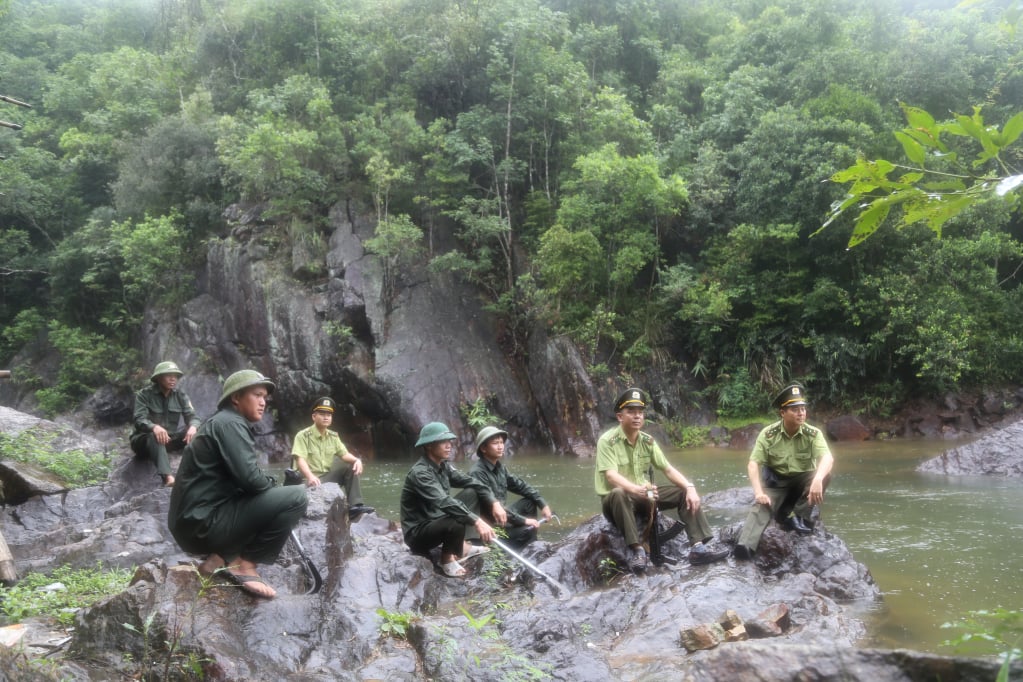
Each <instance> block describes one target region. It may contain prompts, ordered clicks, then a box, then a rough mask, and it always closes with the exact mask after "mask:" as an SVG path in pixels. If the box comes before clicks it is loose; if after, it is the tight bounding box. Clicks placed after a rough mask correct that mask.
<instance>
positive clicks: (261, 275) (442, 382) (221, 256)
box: [143, 209, 599, 455]
mask: <svg viewBox="0 0 1023 682" xmlns="http://www.w3.org/2000/svg"><path fill="white" fill-rule="evenodd" d="M232 217H233V218H234V228H233V230H232V233H231V235H230V236H228V237H226V238H224V239H221V240H217V241H214V242H212V243H211V244H210V247H209V251H208V254H207V263H206V267H205V271H204V273H203V276H202V277H201V278H200V281H199V283H198V285H199V289H200V291H201V293H200V295H199V296H197V297H196V298H195V299H193V300H192V301H189V302H188V303H187V304H186V305H185V306H184V307H183V308H182V309H181V311H179V312H178V313H176V314H173V315H168V314H163V315H158V314H156V313H154V314H152V315H151V316H150V317H149V318H148V319H147V323H146V325H145V328H144V330H143V336H144V342H143V347H144V356H145V359H146V362H147V363H149V364H153V363H155V362H158V361H159V360H162V359H164V358H173V359H175V360H177V362H179V363H180V364H181V365H182V366H183V367H185V368H187V369H188V374H187V375H186V376H185V377H184V379H183V380H182V387H183V388H184V389H185V390H186V391H188V392H189V394H190V395H191V397H192V399H193V401H194V402H195V404H196V407H197V409H198V410H199V412H200V413H201V414H203V415H208V414H211V413H212V412H213V411H214V409H215V403H216V398H217V395H218V388H219V381H220V379H221V378H222V377H224V376H226V375H227V374H229V373H231V372H233V371H235V370H237V369H241V368H245V367H252V368H255V369H257V370H259V371H261V372H262V373H264V374H266V375H267V376H269V377H271V378H272V379H273V380H274V381H275V382H276V384H277V391H276V392H275V394H274V397H273V406H274V408H275V409H274V414H271V415H270V416H268V417H266V423H265V424H263V425H262V427H261V430H262V431H263V432H265V433H275V432H278V433H281V434H283V433H293V432H294V431H295V430H297V429H298V428H299V427H301V426H306V425H307V424H308V406H309V404H311V402H312V401H313V400H314V399H315V398H316V397H317V396H320V395H330V396H332V397H334V399H335V400H337V401H338V403H339V404H340V405H341V406H342V407H341V410H340V412H339V414H338V415H336V419H335V428H337V429H338V430H339V431H341V432H342V433H344V434H345V436H346V442H348V444H349V445H350V446H351V447H353V448H354V449H356V450H359V451H362V452H368V451H371V450H372V448H391V449H398V448H404V447H408V445H409V444H410V443H411V442H413V441H414V439H415V436H416V434H417V432H418V430H419V429H420V428H421V427H422V425H423V424H425V423H426V422H429V421H443V422H445V423H447V424H448V425H449V426H451V427H452V428H453V429H454V430H455V432H456V433H457V434H459V435H460V436H461V440H462V444H463V445H468V444H469V443H471V441H472V438H473V436H474V433H473V432H472V431H471V429H470V428H469V425H468V424H467V422H466V421H465V419H464V418H463V414H462V412H461V408H463V407H464V406H467V405H470V404H474V403H477V401H482V402H481V403H480V404H485V405H486V406H487V408H488V409H489V411H490V412H492V413H493V414H495V415H496V416H498V417H500V418H501V419H503V420H505V428H506V429H508V430H509V431H510V432H511V434H512V437H513V440H514V441H515V442H516V443H519V444H528V443H539V444H543V445H551V446H553V447H554V448H555V449H557V450H559V451H561V452H566V453H571V454H583V455H585V454H589V453H590V451H591V449H592V444H593V442H594V441H595V440H596V437H597V435H599V423H598V420H597V418H596V416H595V413H594V411H593V406H594V405H595V404H596V402H597V398H596V395H595V392H594V389H593V387H592V385H591V384H590V382H589V379H588V378H587V377H586V374H585V371H584V368H583V363H582V362H581V360H580V359H579V357H578V353H577V351H576V349H575V347H574V346H573V345H572V344H570V343H566V342H565V341H564V340H563V339H557V338H548V337H547V336H546V335H545V334H537V335H536V338H534V339H533V340H531V342H530V354H529V358H528V359H524V360H520V359H516V358H509V357H507V356H506V355H505V354H504V353H503V352H502V350H501V348H500V345H499V342H498V332H497V325H496V323H495V320H494V319H493V318H492V316H490V315H489V314H487V313H486V312H485V311H484V310H483V308H482V306H481V304H480V302H479V300H478V298H477V296H476V295H475V293H474V292H473V291H471V290H469V289H468V288H466V287H464V286H463V285H461V284H460V283H459V282H457V281H455V280H454V278H452V277H450V276H445V275H438V274H434V273H431V272H430V271H428V270H427V269H426V268H425V267H419V268H415V269H413V270H411V271H409V272H403V273H401V274H400V276H399V281H398V283H397V284H398V285H397V287H396V289H395V296H394V297H393V299H392V300H390V301H386V302H385V301H383V300H382V297H381V290H382V287H383V284H382V281H383V278H382V273H381V271H380V265H379V262H378V261H377V260H376V259H375V258H373V257H370V256H367V255H366V253H365V252H364V250H363V246H362V243H363V240H364V239H366V238H368V237H370V236H372V234H373V232H372V225H370V224H367V223H364V222H362V221H360V220H359V219H350V218H349V216H348V214H347V213H346V212H345V211H342V210H340V209H339V210H337V211H335V212H334V213H333V214H332V216H331V218H332V226H333V231H332V232H331V234H330V236H329V241H328V242H327V245H326V252H323V250H320V251H319V252H317V251H316V250H315V249H313V250H310V249H309V248H308V246H304V245H301V244H300V245H298V246H291V245H288V246H287V248H289V249H291V250H292V252H291V254H290V255H291V257H290V258H282V257H281V254H280V253H278V249H280V248H284V245H283V244H282V243H281V242H279V236H278V235H279V229H280V228H278V227H272V226H270V225H267V224H264V223H261V222H260V220H259V218H258V212H252V213H249V214H245V213H241V212H236V213H235V214H233V216H232ZM310 273H321V274H319V275H317V276H315V277H313V278H312V279H311V276H310ZM271 449H273V448H271ZM276 449H277V450H279V451H283V450H284V443H283V442H279V443H278V447H277V448H276Z"/></svg>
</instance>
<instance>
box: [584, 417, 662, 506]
mask: <svg viewBox="0 0 1023 682" xmlns="http://www.w3.org/2000/svg"><path fill="white" fill-rule="evenodd" d="M651 464H653V466H654V468H655V469H657V470H658V471H664V470H665V469H666V468H667V467H668V458H667V457H665V456H664V453H663V452H662V451H661V448H660V446H659V445H657V441H655V440H654V437H653V436H651V435H650V434H648V433H644V432H642V431H640V432H639V435H638V436H637V437H636V444H635V445H630V444H629V440H628V439H627V438H626V437H625V431H623V430H622V427H621V425H618V426H616V427H615V428H613V429H611V430H610V431H607V432H605V433H604V435H602V436H601V437H600V439H598V440H597V469H596V471H595V472H594V477H593V484H594V487H595V488H596V489H597V494H598V495H600V496H601V497H603V496H604V495H607V494H608V493H610V492H611V489H612V486H611V484H610V483H608V482H607V477H606V476H605V475H604V473H605V472H607V471H617V472H618V473H619V474H621V475H622V476H624V477H625V478H627V479H628V480H629V482H630V483H635V484H636V485H645V484H647V483H649V482H650V481H648V480H647V477H646V473H647V469H648V468H649V467H650V465H651Z"/></svg>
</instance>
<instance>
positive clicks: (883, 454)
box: [363, 441, 1023, 654]
mask: <svg viewBox="0 0 1023 682" xmlns="http://www.w3.org/2000/svg"><path fill="white" fill-rule="evenodd" d="M947 447H949V444H948V443H946V442H928V441H912V442H883V443H866V444H852V445H850V444H845V443H843V444H840V445H839V446H837V447H835V448H834V450H835V457H836V463H835V480H834V482H833V484H832V486H831V488H830V489H829V491H828V503H827V505H826V506H825V508H824V520H825V523H826V525H827V527H828V530H830V531H831V532H834V533H837V534H838V535H839V536H840V537H841V538H842V539H843V540H844V541H845V542H846V544H848V545H849V547H850V549H851V550H852V552H853V554H854V555H855V556H856V558H857V559H858V560H859V561H861V562H863V563H864V564H866V565H867V566H868V567H869V568H870V571H871V573H872V574H873V576H874V578H875V579H876V580H877V583H878V585H879V586H880V588H881V590H882V591H883V592H884V595H885V600H884V604H883V605H880V606H872V607H871V609H870V611H869V612H868V613H866V614H864V615H865V617H867V619H868V622H870V623H871V624H872V634H871V638H870V641H868V642H865V643H864V644H867V645H872V646H884V647H908V648H914V649H922V650H927V651H934V652H937V653H943V654H950V653H952V651H951V650H950V649H948V648H947V647H943V646H942V643H943V642H944V641H945V640H946V639H949V638H951V637H954V636H955V635H956V634H957V633H956V631H951V630H943V629H942V628H941V625H942V623H945V622H948V621H954V620H957V619H959V618H960V617H962V616H963V615H964V614H965V613H966V612H967V611H971V610H977V609H991V608H996V607H1004V608H1014V609H1019V608H1023V581H1021V577H1023V539H1021V538H1023V533H1021V531H1023V494H1021V488H1020V484H1019V481H1018V480H1014V479H1006V478H988V477H953V478H948V477H944V476H934V475H924V474H918V473H916V472H914V471H913V469H914V468H915V467H916V465H917V464H918V463H919V462H920V461H922V460H924V459H926V458H928V457H931V456H933V455H934V454H937V453H938V452H941V451H942V450H944V449H945V448H947ZM668 456H669V459H670V460H671V462H672V464H674V465H675V466H676V467H678V468H679V469H681V470H682V471H683V472H684V473H685V474H686V475H687V476H689V477H690V478H692V479H694V480H695V481H696V483H697V485H698V486H699V487H700V490H701V493H707V492H711V491H714V490H723V489H725V488H732V487H737V486H746V485H748V482H747V480H746V474H745V463H746V458H747V457H748V453H744V452H739V451H730V450H721V449H710V448H708V449H696V450H677V451H671V452H669V453H668ZM412 459H413V456H412V455H411V453H402V454H400V455H397V454H396V455H395V456H393V457H391V458H387V459H384V460H380V459H378V460H376V461H374V462H372V463H370V464H369V466H368V467H367V470H366V474H365V478H364V482H363V492H364V494H365V496H366V502H367V504H371V505H373V506H375V507H376V508H377V513H378V514H380V515H381V516H384V517H386V518H391V519H394V520H397V519H398V497H399V493H400V490H401V485H402V482H403V481H404V478H405V473H406V471H408V468H409V466H411V463H412ZM506 463H507V465H508V466H509V467H510V468H511V470H512V471H514V472H515V473H516V474H518V475H519V476H522V477H523V478H525V479H526V480H528V481H529V482H530V483H531V484H532V485H534V486H536V487H537V488H538V489H539V490H540V491H541V493H543V495H544V497H545V498H546V499H547V501H548V502H549V503H550V504H551V507H552V508H553V509H554V511H555V513H557V514H558V516H559V517H560V518H561V521H562V524H563V525H562V526H560V527H559V526H557V525H555V524H548V525H544V526H543V529H542V531H541V533H542V537H544V538H545V539H548V540H555V539H558V538H560V537H563V536H564V535H566V534H567V533H569V532H571V530H572V529H574V528H575V527H576V526H577V525H578V524H579V523H581V522H582V521H584V520H585V519H588V518H590V517H591V516H592V515H594V514H597V513H599V512H600V507H599V504H598V502H597V499H596V496H595V493H594V491H593V465H594V462H593V460H579V459H575V458H567V457H558V456H553V455H550V454H548V453H538V452H517V453H515V454H514V455H512V456H509V457H508V458H507V460H506ZM455 466H457V467H458V468H460V469H462V470H465V471H467V470H468V469H469V466H470V462H467V461H464V460H460V461H456V462H455ZM707 512H708V517H709V518H710V520H711V523H712V524H714V525H719V524H721V523H726V522H732V521H737V520H740V519H741V517H742V516H743V513H738V514H735V513H732V514H730V513H726V512H723V511H721V510H714V509H713V508H710V509H708V510H707Z"/></svg>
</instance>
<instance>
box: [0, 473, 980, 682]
mask: <svg viewBox="0 0 1023 682" xmlns="http://www.w3.org/2000/svg"><path fill="white" fill-rule="evenodd" d="M149 472H151V469H146V468H144V467H142V466H141V465H140V464H139V463H137V462H135V461H134V459H133V458H130V457H124V458H123V461H122V462H121V463H120V465H119V466H118V467H117V468H116V469H115V473H114V475H113V476H112V477H111V479H110V480H109V481H108V482H107V483H106V484H104V485H102V486H95V487H93V488H87V489H81V490H73V491H69V492H67V493H63V494H59V495H37V496H34V497H32V498H31V499H30V500H28V501H27V502H25V503H24V504H21V505H17V506H8V507H6V508H4V510H3V516H2V518H0V521H2V524H3V529H4V534H5V536H6V537H7V538H8V542H9V543H10V545H11V548H12V551H13V553H14V555H15V558H16V560H17V565H18V568H19V574H22V575H23V574H24V572H25V571H26V570H37V571H43V570H50V569H52V568H54V567H56V566H57V565H59V564H69V565H72V566H76V567H86V566H89V567H91V566H94V565H95V563H96V562H97V561H98V562H101V563H103V564H104V565H116V566H137V567H138V568H137V569H136V572H135V575H134V577H133V579H132V582H131V585H130V586H129V587H128V589H126V590H125V591H123V592H122V593H120V594H117V595H114V596H112V597H110V598H108V599H106V600H104V601H102V602H100V603H99V604H96V605H95V606H93V607H91V608H89V609H85V610H82V611H80V612H79V613H78V614H77V616H76V622H75V628H74V631H73V633H72V635H71V637H72V639H71V641H70V644H69V645H68V647H69V648H68V650H67V651H66V652H63V654H61V655H64V656H66V657H65V658H63V659H62V658H61V655H58V656H56V658H55V659H53V660H56V661H57V665H58V666H60V670H61V673H62V677H63V678H65V679H73V680H82V681H83V682H84V681H86V680H96V681H99V680H109V679H122V678H128V677H136V678H138V677H144V676H147V675H156V676H165V675H169V676H170V677H171V678H176V677H184V676H185V675H186V671H187V670H189V669H190V666H193V665H194V666H198V667H199V668H200V669H201V670H202V671H203V672H202V674H203V676H204V677H205V678H206V679H211V680H238V681H242V680H257V679H258V680H263V679H273V680H364V679H369V678H370V677H378V678H381V679H388V680H392V679H394V680H428V679H443V680H463V679H465V680H467V679H472V680H482V681H491V680H492V681H494V682H497V681H498V680H507V679H528V678H534V677H535V678H541V679H552V680H566V681H567V680H572V681H574V680H650V679H692V680H720V679H764V680H775V679H793V675H794V674H795V673H793V672H792V671H793V670H797V671H798V670H820V671H824V673H822V674H824V676H823V677H819V678H815V679H838V677H831V676H829V675H830V673H827V671H831V670H838V671H842V674H843V675H844V676H842V677H841V679H849V680H863V681H864V682H866V681H867V680H871V682H873V681H874V680H878V679H881V680H885V679H892V680H897V679H898V680H901V679H935V678H934V677H923V678H921V677H914V675H915V674H916V673H917V671H918V670H926V671H938V672H941V673H942V677H941V678H942V679H969V678H968V673H971V672H977V671H981V670H983V671H987V670H988V669H989V668H990V666H987V667H985V666H986V665H987V664H983V663H978V662H975V661H971V660H969V659H961V660H960V659H939V658H938V657H926V656H923V655H915V654H907V653H893V652H877V653H864V652H861V651H859V650H857V649H856V648H855V643H856V642H857V641H858V640H859V639H860V638H861V637H862V635H863V634H864V625H863V623H862V622H861V621H859V620H858V619H857V618H856V617H855V616H853V615H850V614H851V613H852V612H850V611H847V610H846V607H845V604H846V602H847V600H849V599H854V600H857V601H860V600H864V599H866V600H870V599H879V598H880V597H879V592H878V590H877V587H876V585H874V584H873V581H872V580H871V579H870V576H869V572H867V571H866V569H865V567H863V566H862V565H861V564H859V563H858V562H856V561H855V559H854V558H853V557H852V556H851V554H850V553H849V552H848V549H847V548H846V547H845V545H844V544H843V543H842V542H841V540H840V539H839V538H837V537H834V536H831V535H829V534H827V533H826V532H824V531H823V530H821V531H820V532H817V533H815V534H813V535H809V536H797V535H794V534H788V533H784V532H783V531H780V530H778V529H776V528H773V527H772V528H768V530H767V531H766V532H765V534H764V543H765V544H764V545H763V546H762V551H761V552H759V553H758V555H757V559H756V560H755V561H752V562H736V561H735V560H734V559H731V558H729V559H727V560H725V561H721V562H718V563H716V564H711V565H706V566H691V565H689V564H688V562H687V561H685V558H686V556H687V554H688V551H689V547H688V545H687V543H686V541H685V540H684V535H682V536H679V537H676V538H674V539H672V540H671V541H669V542H666V543H665V551H666V552H667V553H668V554H670V555H673V556H675V557H677V558H679V559H680V560H681V561H680V563H678V564H677V565H674V566H664V567H660V568H653V567H652V568H651V569H649V570H648V572H647V574H645V575H643V576H634V575H631V574H628V573H625V572H623V571H622V570H621V567H622V566H624V565H625V563H624V549H625V548H624V543H623V541H622V538H621V536H620V535H619V534H618V533H617V532H615V531H613V530H612V529H611V528H610V526H609V525H608V523H607V521H606V520H604V518H603V517H601V516H594V517H593V518H591V519H589V520H587V521H586V522H584V523H583V524H581V525H580V527H579V528H577V529H576V530H575V531H573V532H572V533H571V534H570V535H569V536H568V537H566V538H565V539H563V540H561V541H559V542H557V543H553V544H552V543H548V542H543V541H540V542H536V543H534V544H533V545H531V546H529V547H528V548H527V549H526V550H525V551H524V554H525V555H526V557H527V558H528V559H529V560H530V561H531V562H532V563H534V564H535V565H536V566H537V567H538V568H539V570H540V571H542V572H543V573H544V574H546V575H547V576H550V577H551V578H553V579H555V580H557V581H558V582H559V583H560V584H561V585H563V586H564V587H565V588H566V591H565V592H561V591H560V590H558V589H557V588H556V587H554V586H553V585H551V584H548V583H547V582H546V581H544V580H543V579H541V578H539V577H537V576H536V575H534V574H532V573H531V572H530V571H527V570H525V569H524V568H523V567H521V566H520V565H519V564H518V563H517V562H515V561H513V560H511V559H510V558H508V557H506V556H504V554H503V553H502V552H501V551H500V550H498V549H494V550H492V551H491V552H490V553H489V554H486V555H483V556H481V557H477V558H474V559H472V560H470V561H469V562H467V564H466V566H467V568H468V570H469V575H468V577H467V578H466V579H450V578H446V577H444V576H442V575H441V574H440V573H439V572H438V571H436V570H435V568H434V565H433V564H432V563H431V562H430V560H428V559H426V558H423V557H419V556H414V555H412V554H411V553H410V552H409V551H408V550H407V548H406V547H405V546H404V544H403V543H402V540H401V534H400V530H399V529H398V527H397V524H396V523H395V522H394V521H393V520H388V519H382V518H379V517H378V516H377V515H376V514H368V515H364V516H362V517H360V519H359V520H358V522H357V523H355V524H351V523H350V521H349V519H348V517H347V513H346V512H345V509H346V508H347V504H346V501H345V499H344V495H343V492H342V491H341V490H340V488H338V487H337V486H336V485H335V484H326V485H323V486H320V487H319V488H316V489H313V490H310V491H309V495H310V504H309V506H308V508H307V511H306V516H305V518H303V520H302V522H301V523H300V524H299V526H298V528H297V529H296V533H297V534H298V536H299V538H300V540H301V542H302V544H303V545H304V547H305V549H306V550H307V552H308V553H309V555H310V557H311V559H312V561H313V562H314V564H315V565H316V566H317V567H318V569H319V571H320V573H321V574H322V576H323V578H324V586H323V589H322V590H321V591H320V592H319V593H317V594H308V593H307V591H308V586H309V581H308V576H307V575H306V573H305V570H304V567H303V564H302V562H301V561H300V559H299V556H298V553H297V551H296V550H295V548H293V547H291V546H290V543H289V545H288V546H286V548H285V551H284V552H283V553H282V555H281V557H280V558H279V559H278V561H277V562H276V563H275V564H273V565H270V566H265V567H261V573H262V575H263V576H264V578H265V579H266V580H267V581H268V582H269V584H271V585H273V586H274V587H275V588H276V589H277V590H278V597H277V598H276V599H274V600H262V599H259V598H256V597H253V596H251V595H248V594H247V593H245V592H243V591H242V590H240V589H239V588H238V587H236V586H234V585H232V584H230V583H228V582H226V581H225V580H223V579H222V578H220V577H217V576H214V577H213V578H212V579H203V578H201V577H200V576H199V574H198V572H197V571H196V569H195V565H196V562H197V561H198V560H199V559H200V557H193V556H189V555H187V554H184V553H182V552H181V551H180V550H179V549H178V548H177V546H176V545H175V544H174V542H173V539H172V538H171V537H170V535H169V532H168V531H167V529H166V523H165V519H166V512H167V505H168V503H169V490H168V489H166V488H162V487H152V485H151V482H150V481H149V478H150V473H149ZM747 495H748V490H738V489H737V490H736V491H726V492H725V493H724V494H720V495H717V497H716V498H715V497H714V496H712V495H707V496H705V498H704V504H707V505H711V504H712V503H714V500H715V499H717V500H720V501H722V502H724V503H726V504H730V505H741V504H746V503H748V502H747V501H746V500H745V496H747ZM668 523H670V521H669V519H668V515H665V516H664V517H662V524H664V525H665V526H666V525H667V524H668ZM737 532H738V526H737V525H733V526H727V527H724V528H722V529H720V531H719V534H720V538H721V540H722V541H724V542H726V543H727V542H729V541H730V540H732V539H734V536H735V534H736V533H737ZM729 611H734V613H735V617H736V618H737V619H742V621H744V622H747V623H750V624H751V626H752V629H753V630H755V628H756V626H757V624H760V623H761V621H763V623H768V622H769V621H768V619H767V617H766V616H765V615H764V614H781V616H779V618H781V620H782V621H784V622H785V627H784V628H782V627H780V626H779V627H778V628H776V629H777V632H773V631H771V629H770V628H769V627H768V626H767V625H763V626H761V627H760V629H759V630H755V631H756V632H757V634H758V636H771V642H770V646H769V647H767V648H763V649H758V648H754V649H749V648H747V646H748V644H749V643H748V642H722V643H721V644H720V645H719V646H718V647H716V648H715V649H714V650H712V651H699V652H696V653H692V654H690V653H688V652H687V651H686V650H685V648H684V647H683V646H682V645H681V642H680V640H679V632H680V631H681V630H683V629H685V628H692V627H696V626H698V625H700V624H703V623H710V622H715V621H716V620H717V619H719V618H720V616H721V614H722V613H726V612H729ZM389 615H390V616H395V617H406V618H407V620H408V622H409V629H408V631H407V643H406V642H404V641H399V640H398V639H396V638H394V637H393V636H392V635H391V634H389V633H386V632H383V631H382V629H381V626H382V625H383V624H384V623H385V622H386V617H387V616H389ZM782 616H783V617H782ZM775 621H776V622H778V619H777V618H776V619H775ZM33 627H35V626H33ZM28 639H29V640H30V641H36V640H37V639H41V635H40V637H34V636H33V637H29V638H28ZM44 652H45V653H52V651H50V650H49V649H47V648H42V649H39V650H37V651H36V653H37V654H41V653H44ZM797 662H798V665H799V666H801V667H799V668H794V667H793V666H795V665H796V663H797ZM845 662H848V663H849V665H848V666H847V667H845V668H843V667H841V665H842V663H845ZM749 670H756V671H758V672H757V674H760V675H761V677H759V678H758V677H748V676H747V672H746V671H749ZM848 671H851V672H848ZM825 673H826V674H825ZM836 674H838V673H836ZM955 675H960V677H956V676H955Z"/></svg>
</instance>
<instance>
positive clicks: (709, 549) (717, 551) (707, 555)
mask: <svg viewBox="0 0 1023 682" xmlns="http://www.w3.org/2000/svg"><path fill="white" fill-rule="evenodd" d="M727 556H728V548H726V547H718V546H713V545H708V544H707V543H706V542H701V543H700V544H698V545H696V546H695V547H693V548H692V549H690V550H689V563H691V564H692V565H693V566H702V565H703V564H712V563H714V562H715V561H721V560H722V559H724V558H725V557H727Z"/></svg>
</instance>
